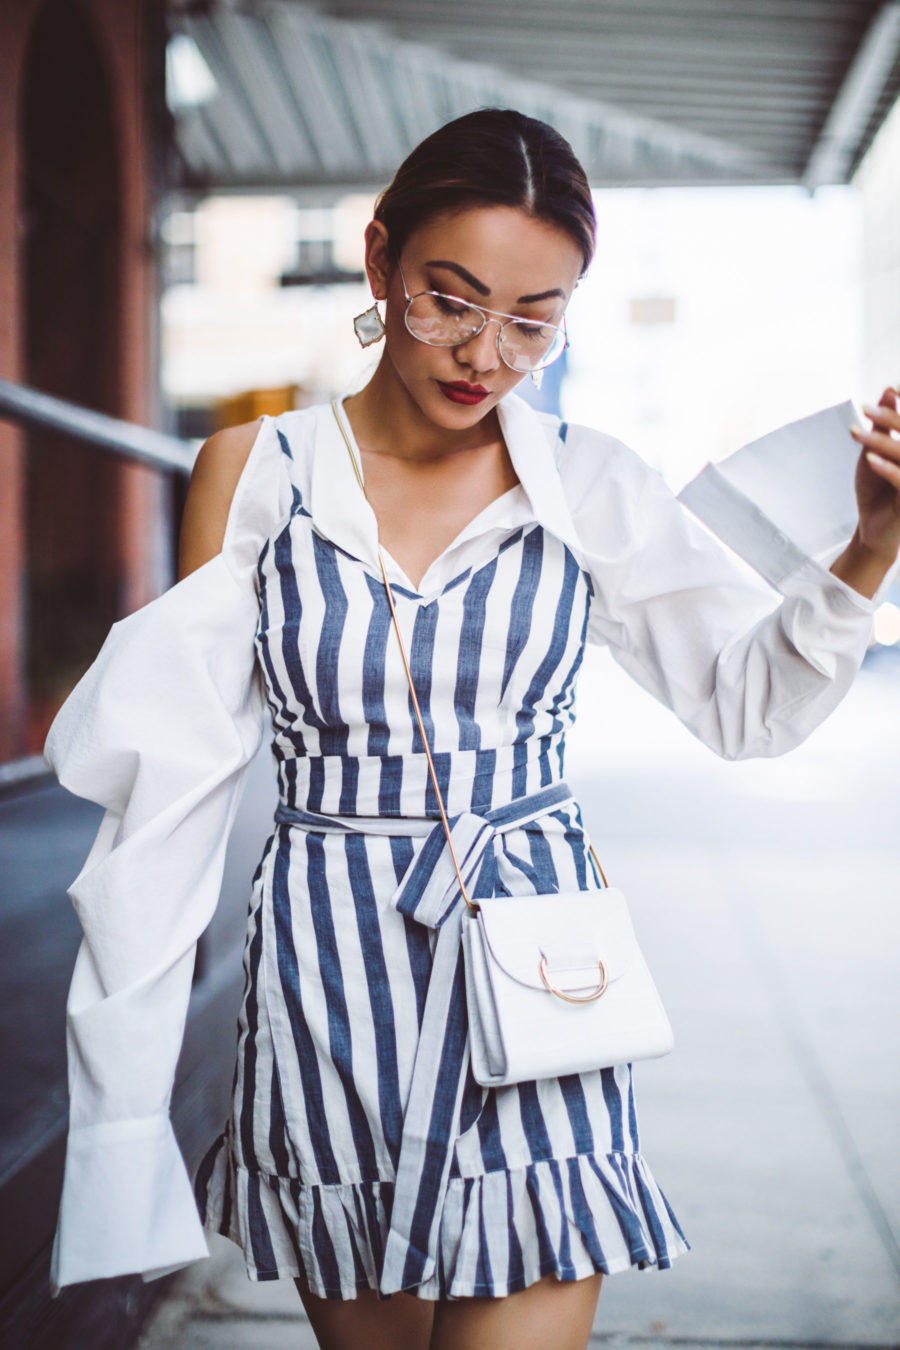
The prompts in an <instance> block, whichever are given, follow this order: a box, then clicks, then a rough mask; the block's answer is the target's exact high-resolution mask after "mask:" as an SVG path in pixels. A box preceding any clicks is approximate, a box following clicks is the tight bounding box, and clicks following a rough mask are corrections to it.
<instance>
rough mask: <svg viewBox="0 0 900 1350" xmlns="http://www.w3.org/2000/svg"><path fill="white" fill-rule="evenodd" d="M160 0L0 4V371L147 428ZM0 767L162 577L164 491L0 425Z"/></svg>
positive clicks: (152, 397)
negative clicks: (118, 623) (108, 634)
mask: <svg viewBox="0 0 900 1350" xmlns="http://www.w3.org/2000/svg"><path fill="white" fill-rule="evenodd" d="M163 25H164V14H163V6H162V0H159V3H147V0H83V2H81V3H70V2H69V0H44V2H43V3H41V2H40V0H20V2H19V3H16V4H14V5H5V6H3V8H2V12H0V71H2V75H0V164H2V166H3V168H2V172H3V182H4V192H3V195H2V199H0V295H2V303H0V373H2V375H3V376H4V377H5V378H6V379H10V380H13V381H15V382H17V383H19V384H23V385H28V386H33V387H36V388H38V389H40V390H43V391H45V392H47V393H51V394H56V395H59V396H60V397H63V398H66V399H70V400H72V401H73V402H74V403H77V404H80V405H83V406H85V407H88V408H94V409H98V410H100V411H102V412H107V413H111V414H114V415H116V416H119V417H124V418H127V419H129V420H132V421H135V422H140V423H143V424H146V425H152V424H154V423H155V422H157V420H158V418H159V407H158V403H157V393H156V390H157V381H156V355H155V334H156V293H157V286H156V279H155V260H156V250H155V247H154V244H153V237H152V235H153V228H154V219H155V203H156V201H157V199H158V194H159V189H160V185H161V183H160V175H161V169H162V166H161V164H160V163H159V158H158V154H159V147H160V145H161V143H162V126H161V121H162V118H163V117H164V115H165V105H164V102H163V93H164V86H163V66H162V58H163V52H164V26H163ZM0 463H2V474H3V491H2V493H0V548H2V563H3V565H2V567H0V631H2V634H3V641H2V643H0V763H2V762H6V761H9V760H15V759H20V758H22V757H25V756H28V755H32V754H35V753H37V752H38V751H39V750H40V747H41V744H42V742H43V737H44V734H45V732H46V729H47V725H48V721H49V718H50V717H51V716H52V713H53V711H55V708H56V707H57V706H58V704H59V701H60V698H61V697H62V695H63V694H64V693H65V692H66V690H67V689H68V688H70V687H71V685H72V683H73V680H74V678H76V677H77V675H78V674H79V673H80V671H81V670H83V669H84V666H85V664H86V662H87V661H88V660H89V659H90V658H91V655H92V653H93V652H95V651H96V649H97V646H98V644H99V642H100V641H101V640H102V638H103V636H104V634H105V632H106V630H107V629H108V628H109V625H110V624H111V623H112V621H113V620H114V619H116V618H118V617H119V616H120V615H121V614H123V613H127V612H128V611H130V610H131V609H134V608H135V607H136V606H137V605H140V604H143V603H144V602H145V601H146V600H148V599H150V598H151V597H152V596H153V595H154V594H156V593H158V591H159V588H160V585H161V584H165V581H166V580H168V577H169V572H168V564H167V558H166V553H167V530H168V528H169V517H170V512H169V510H168V505H167V502H166V488H165V484H164V483H163V482H161V481H160V480H159V478H158V476H157V475H155V474H153V473H151V472H149V471H148V470H146V469H142V468H140V467H136V466H133V465H129V464H126V463H124V462H115V461H114V460H113V459H111V458H109V457H107V456H103V455H99V454H97V452H96V451H95V450H93V449H92V448H90V447H87V446H84V445H78V444H75V443H73V442H72V441H71V440H69V439H67V438H65V437H61V436H59V435H58V434H54V433H50V432H47V431H44V430H38V429H35V428H32V429H28V430H26V429H22V428H19V427H16V426H14V425H11V424H10V423H9V422H6V421H0Z"/></svg>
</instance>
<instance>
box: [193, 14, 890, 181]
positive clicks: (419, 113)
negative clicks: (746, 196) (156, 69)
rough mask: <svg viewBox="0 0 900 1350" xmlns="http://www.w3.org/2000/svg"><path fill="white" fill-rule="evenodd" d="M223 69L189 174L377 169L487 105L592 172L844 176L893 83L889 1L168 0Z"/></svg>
mask: <svg viewBox="0 0 900 1350" xmlns="http://www.w3.org/2000/svg"><path fill="white" fill-rule="evenodd" d="M170 24H171V28H172V31H173V32H180V33H185V34H187V35H189V36H190V37H191V38H192V39H193V40H194V41H195V42H196V44H197V46H198V47H199V49H200V51H201V52H202V54H203V56H204V58H205V60H206V62H207V64H208V66H209V67H210V70H211V71H212V73H213V76H214V78H215V80H216V83H217V86H218V93H217V94H216V96H215V97H214V98H213V99H212V100H211V101H209V102H207V103H205V104H202V105H200V106H197V107H194V108H182V109H180V110H179V111H178V112H177V114H176V145H177V149H178V152H179V161H180V163H179V177H180V182H181V184H182V185H183V186H185V187H197V188H201V189H202V188H204V187H210V186H217V187H229V186H232V187H245V188H266V187H273V186H289V187H296V186H302V185H308V186H313V187H320V188H327V187H329V186H344V185H352V184H358V185H379V184H381V183H383V182H385V181H386V180H387V179H388V177H389V176H390V174H391V173H392V171H393V169H394V168H395V167H396V164H397V163H398V162H399V160H400V159H401V158H402V156H403V155H404V154H405V153H406V151H407V150H408V149H409V148H410V147H411V146H412V145H413V144H414V143H415V142H416V141H417V140H418V139H420V138H421V137H422V136H423V135H425V134H426V133H427V132H428V131H430V130H432V129H433V128H434V127H435V126H437V125H439V124H440V123H441V122H443V121H446V120H447V119H448V118H450V117H453V116H455V115H457V114H458V113H461V112H464V111H467V110H468V109H469V108H473V107H479V106H483V105H484V104H491V103H494V104H505V105H507V106H517V107H521V108H522V109H523V110H524V111H526V112H530V113H533V114H534V115H537V116H543V117H546V118H547V119H548V120H550V121H552V122H553V123H554V124H555V125H557V126H558V127H559V128H560V130H561V131H563V133H564V134H565V135H567V136H568V137H569V139H570V140H571V141H572V143H573V145H574V146H575V148H576V150H577V152H578V153H579V154H580V155H581V157H582V159H583V160H584V162H585V164H586V166H587V168H588V172H589V174H590V175H591V177H592V179H593V181H594V182H596V183H597V184H598V185H600V184H604V183H654V184H663V183H716V182H718V183H749V182H766V183H779V182H803V181H805V182H806V183H807V185H808V186H816V185H817V184H818V183H820V182H844V181H848V180H849V178H850V177H851V176H852V173H853V171H854V170H855V168H856V167H857V165H858V164H859V161H860V159H861V158H862V156H863V154H864V153H865V150H866V149H867V148H868V145H869V144H870V143H871V140H872V138H873V136H874V134H875V132H876V131H877V128H878V127H879V126H880V124H881V122H882V121H883V119H884V117H885V116H886V114H887V112H888V111H889V109H890V107H891V106H892V104H893V102H894V100H895V99H896V97H897V96H898V93H900V0H888V3H879V0H678V3H666V0H556V2H555V3H554V2H553V0H453V3H452V4H450V3H448V0H322V2H321V3H320V4H319V5H318V6H317V9H316V10H314V9H312V8H311V7H310V6H309V5H306V4H302V3H296V2H295V0H173V3H172V5H171V8H170Z"/></svg>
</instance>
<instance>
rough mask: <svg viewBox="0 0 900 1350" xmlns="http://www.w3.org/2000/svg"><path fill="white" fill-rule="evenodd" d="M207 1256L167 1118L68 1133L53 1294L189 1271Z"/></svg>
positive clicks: (109, 1123)
mask: <svg viewBox="0 0 900 1350" xmlns="http://www.w3.org/2000/svg"><path fill="white" fill-rule="evenodd" d="M208 1255H209V1248H208V1246H207V1243H206V1237H205V1235H204V1232H203V1225H202V1224H201V1222H200V1215H199V1213H198V1210H197V1205H196V1202H195V1200H194V1193H193V1188H192V1186H191V1183H190V1179H189V1177H188V1174H187V1169H186V1167H185V1165H184V1159H183V1158H182V1156H181V1150H180V1149H179V1147H178V1142H177V1140H176V1138H175V1134H174V1131H173V1129H172V1123H171V1121H170V1119H169V1117H168V1116H167V1115H165V1116H163V1115H160V1116H148V1117H145V1118H143V1119H141V1120H118V1121H104V1122H103V1123H102V1124H99V1125H86V1126H82V1127H76V1128H74V1129H72V1130H70V1132H69V1139H68V1144H67V1147H66V1165H65V1176H64V1180H63V1192H62V1200H61V1202H60V1210H59V1221H58V1224H57V1229H56V1236H55V1238H54V1242H53V1255H52V1258H51V1262H50V1286H51V1293H52V1295H53V1296H54V1297H55V1296H56V1294H57V1293H58V1292H59V1290H60V1289H62V1288H63V1287H64V1286H65V1285H69V1284H78V1283H79V1282H81V1281H83V1280H100V1279H108V1278H110V1277H112V1276H116V1275H137V1274H143V1273H145V1272H150V1273H151V1277H152V1276H153V1275H154V1274H162V1273H164V1271H166V1270H168V1269H172V1268H177V1267H179V1266H183V1265H188V1264H189V1263H190V1262H192V1261H198V1260H201V1259H202V1258H203V1257H206V1256H208Z"/></svg>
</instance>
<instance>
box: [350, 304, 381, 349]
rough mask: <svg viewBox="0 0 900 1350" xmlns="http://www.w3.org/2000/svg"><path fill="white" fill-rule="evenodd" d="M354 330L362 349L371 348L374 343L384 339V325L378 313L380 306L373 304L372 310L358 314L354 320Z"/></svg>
mask: <svg viewBox="0 0 900 1350" xmlns="http://www.w3.org/2000/svg"><path fill="white" fill-rule="evenodd" d="M353 329H354V332H355V333H356V337H357V340H358V341H359V345H360V346H361V347H371V346H372V343H373V342H380V341H381V339H382V338H383V337H384V323H383V322H382V319H381V315H380V314H379V313H378V305H377V304H375V303H373V304H372V307H371V309H367V310H366V311H365V313H363V314H357V316H356V318H355V319H354V320H353Z"/></svg>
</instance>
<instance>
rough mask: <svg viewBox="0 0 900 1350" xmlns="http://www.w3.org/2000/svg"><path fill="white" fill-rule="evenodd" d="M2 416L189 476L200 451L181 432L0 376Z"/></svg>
mask: <svg viewBox="0 0 900 1350" xmlns="http://www.w3.org/2000/svg"><path fill="white" fill-rule="evenodd" d="M0 417H3V418H5V419H6V421H8V422H18V423H19V424H20V425H22V426H37V427H46V428H48V429H49V430H52V431H61V432H64V433H65V435H67V436H73V437H74V438H75V439H76V440H79V441H87V442H88V444H89V445H95V446H96V447H97V449H98V450H105V451H107V452H108V453H110V454H114V455H118V456H119V457H120V458H123V459H132V460H137V461H138V462H139V463H141V464H149V465H151V466H152V467H153V468H154V469H165V470H167V471H169V472H172V471H174V472H176V473H184V474H189V473H190V471H191V468H192V467H193V463H194V459H195V455H196V451H195V449H194V447H193V446H192V445H191V444H190V442H188V441H182V440H179V438H178V437H177V436H167V435H166V433H165V432H163V431H152V430H151V429H150V428H149V427H141V426H137V425H136V424H135V423H134V422H124V421H122V419H121V418H119V417H109V416H108V415H107V414H106V413H100V412H94V411H93V409H91V408H82V407H81V406H80V404H78V403H69V402H68V400H67V399H64V398H56V396H55V395H53V394H43V393H41V392H40V390H38V389H29V388H28V386H27V385H23V384H15V383H14V382H13V381H12V380H2V379H0Z"/></svg>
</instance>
